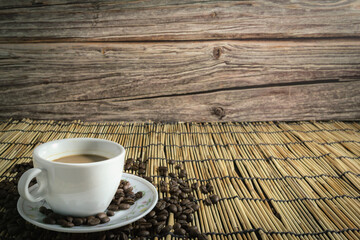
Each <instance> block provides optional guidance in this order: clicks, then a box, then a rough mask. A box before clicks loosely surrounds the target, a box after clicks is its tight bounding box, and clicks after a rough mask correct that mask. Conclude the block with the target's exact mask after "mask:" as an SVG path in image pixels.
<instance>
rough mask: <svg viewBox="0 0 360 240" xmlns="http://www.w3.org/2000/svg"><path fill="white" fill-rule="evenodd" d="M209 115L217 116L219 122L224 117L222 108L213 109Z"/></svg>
mask: <svg viewBox="0 0 360 240" xmlns="http://www.w3.org/2000/svg"><path fill="white" fill-rule="evenodd" d="M211 113H212V114H213V115H215V116H217V117H218V118H219V119H220V120H221V119H223V118H224V117H225V110H224V109H223V108H222V107H213V108H212V109H211Z"/></svg>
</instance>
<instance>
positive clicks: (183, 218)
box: [178, 214, 187, 220]
mask: <svg viewBox="0 0 360 240" xmlns="http://www.w3.org/2000/svg"><path fill="white" fill-rule="evenodd" d="M186 218H187V216H186V215H185V214H181V215H180V216H179V217H178V219H179V220H186Z"/></svg>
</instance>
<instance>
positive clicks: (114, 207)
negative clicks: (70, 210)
mask: <svg viewBox="0 0 360 240" xmlns="http://www.w3.org/2000/svg"><path fill="white" fill-rule="evenodd" d="M142 196H143V193H142V192H137V193H134V192H133V187H132V186H131V185H130V182H128V181H125V180H121V182H120V184H119V187H118V189H117V190H116V193H115V195H114V197H113V199H112V201H111V204H110V205H109V207H108V209H107V211H106V212H101V213H98V214H96V215H94V216H88V217H72V216H63V215H60V214H57V213H54V212H53V211H52V210H51V209H48V208H46V207H44V206H42V207H40V209H39V211H40V212H41V213H42V214H44V215H46V217H45V218H44V219H43V222H44V223H46V224H58V225H61V226H62V227H67V228H71V227H74V226H80V225H88V226H95V225H98V224H101V223H107V222H109V221H110V218H109V217H111V216H114V214H115V213H114V211H119V210H126V209H129V208H130V207H131V205H133V204H134V203H135V201H137V200H138V199H140V198H142Z"/></svg>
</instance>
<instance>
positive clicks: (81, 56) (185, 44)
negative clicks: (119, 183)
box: [0, 0, 360, 121]
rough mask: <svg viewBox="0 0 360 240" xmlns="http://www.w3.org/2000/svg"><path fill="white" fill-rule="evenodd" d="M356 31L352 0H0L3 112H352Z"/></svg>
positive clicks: (358, 58)
mask: <svg viewBox="0 0 360 240" xmlns="http://www.w3.org/2000/svg"><path fill="white" fill-rule="evenodd" d="M359 39H360V1H359V0H257V1H201V0H196V1H193V0H182V1H178V0H177V1H169V0H156V1H130V0H129V1H91V0H87V1H77V2H76V1H67V0H53V1H37V0H22V1H8V0H0V73H1V74H0V102H1V107H0V119H8V118H25V117H29V118H33V119H56V120H60V119H61V120H72V119H82V120H87V121H105V120H106V121H107V120H120V121H147V120H152V121H267V120H313V119H316V120H320V119H321V120H327V119H340V120H347V119H359V118H360V41H359Z"/></svg>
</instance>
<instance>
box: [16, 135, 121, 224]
mask: <svg viewBox="0 0 360 240" xmlns="http://www.w3.org/2000/svg"><path fill="white" fill-rule="evenodd" d="M77 154H94V155H100V156H103V157H106V158H108V159H106V160H103V161H99V162H93V163H63V162H54V161H53V160H55V159H58V158H61V157H65V156H70V155H77ZM124 158H125V149H124V148H123V147H122V146H121V145H120V144H118V143H115V142H112V141H108V140H103V139H96V138H71V139H62V140H56V141H52V142H47V143H44V144H41V145H40V146H38V147H36V148H35V149H34V152H33V163H34V168H32V169H29V170H28V171H26V172H25V173H24V174H23V175H22V176H21V178H20V180H19V183H18V191H19V193H20V196H21V197H22V198H24V199H26V200H28V201H31V202H38V201H41V200H43V199H45V200H46V202H47V203H48V204H49V205H50V207H51V209H52V210H53V211H54V212H55V213H58V214H62V215H67V216H76V217H85V216H90V215H94V214H97V213H99V212H103V211H105V210H106V208H107V207H108V206H109V204H110V202H111V200H112V198H113V196H114V194H115V192H116V190H117V187H118V186H119V183H120V180H121V175H122V172H123V168H124ZM35 177H36V180H37V183H38V185H39V187H38V189H37V190H36V191H33V192H32V193H30V192H29V188H28V186H29V183H30V181H31V180H32V179H33V178H35Z"/></svg>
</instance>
